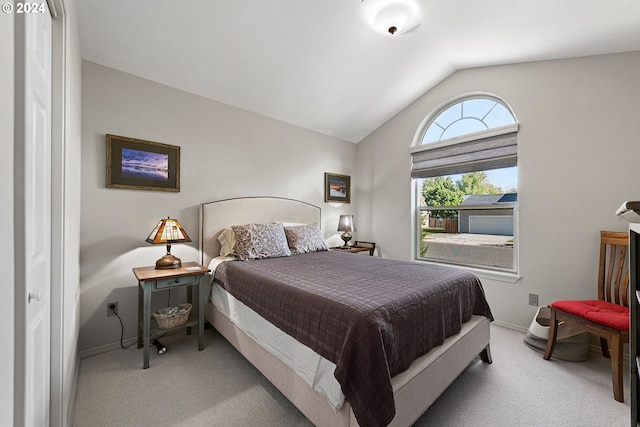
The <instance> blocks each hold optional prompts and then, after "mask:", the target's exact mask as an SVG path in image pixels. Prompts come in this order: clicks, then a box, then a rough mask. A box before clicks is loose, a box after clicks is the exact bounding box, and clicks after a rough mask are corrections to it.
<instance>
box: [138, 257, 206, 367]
mask: <svg viewBox="0 0 640 427" xmlns="http://www.w3.org/2000/svg"><path fill="white" fill-rule="evenodd" d="M209 271H210V270H209V269H208V268H207V267H205V266H203V265H200V264H198V263H197V262H185V263H183V264H182V267H181V268H172V269H167V270H157V269H156V268H155V266H150V267H136V268H134V269H133V274H135V276H136V278H137V279H138V348H143V351H142V353H143V365H142V368H143V369H147V368H148V367H149V348H150V347H151V331H152V329H153V331H154V332H156V331H162V332H167V331H173V330H178V329H181V328H187V334H191V327H192V326H197V327H198V350H202V349H204V302H205V301H204V300H205V298H206V296H205V289H206V286H203V285H202V284H201V283H200V281H201V280H202V278H203V277H204V275H205V273H207V272H209ZM180 286H187V300H188V302H189V303H190V304H191V305H192V308H191V313H190V314H189V320H188V321H187V323H186V324H184V325H182V326H178V327H176V328H171V329H159V328H158V327H157V322H156V320H155V319H153V318H152V316H151V294H153V292H156V291H162V290H165V289H171V288H176V287H180ZM194 287H195V288H196V292H195V295H194V292H193V288H194Z"/></svg>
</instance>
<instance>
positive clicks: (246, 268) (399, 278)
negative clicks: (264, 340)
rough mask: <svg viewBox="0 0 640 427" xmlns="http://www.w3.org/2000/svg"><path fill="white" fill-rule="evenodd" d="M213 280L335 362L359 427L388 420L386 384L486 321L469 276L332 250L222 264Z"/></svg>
mask: <svg viewBox="0 0 640 427" xmlns="http://www.w3.org/2000/svg"><path fill="white" fill-rule="evenodd" d="M215 281H216V282H218V283H220V284H221V285H222V286H223V287H224V288H225V289H226V290H227V291H228V292H230V293H231V294H232V295H233V296H235V297H236V298H238V299H239V300H241V301H243V302H244V303H245V304H246V305H247V306H248V307H250V308H251V309H253V310H254V311H256V312H257V313H259V314H260V315H261V316H263V317H264V318H266V319H267V320H269V321H270V322H271V323H273V324H274V325H276V326H277V327H278V328H280V329H281V330H282V331H284V332H286V333H287V334H289V335H291V336H293V337H294V338H296V339H297V340H298V341H300V342H301V343H303V344H305V345H306V346H307V347H309V348H311V349H313V350H314V351H316V352H317V353H318V354H320V355H321V356H323V357H325V358H326V359H328V360H330V361H332V362H333V363H335V364H336V370H335V377H336V379H337V380H338V382H339V383H340V385H341V386H342V391H343V393H344V395H345V398H346V400H347V401H348V402H349V404H350V405H351V407H352V409H353V412H354V415H355V416H356V419H357V420H358V423H359V424H360V425H361V426H385V425H387V424H389V422H391V420H392V419H393V417H394V415H395V403H394V399H393V390H392V387H391V377H393V376H394V375H396V374H398V373H400V372H402V371H404V370H406V369H407V368H408V367H409V365H410V364H411V362H412V361H413V360H414V359H416V358H417V357H419V356H421V355H422V354H425V353H427V352H428V351H429V350H430V349H432V348H433V347H436V346H438V345H440V344H441V343H442V342H443V341H444V340H445V338H447V337H449V336H451V335H454V334H456V333H458V332H460V329H461V325H462V323H464V322H466V321H468V320H469V319H470V318H471V315H472V314H477V315H482V316H486V317H488V318H490V319H492V315H491V310H490V309H489V305H488V304H487V301H486V299H485V296H484V291H483V289H482V285H481V283H480V280H479V279H478V278H477V277H476V276H475V275H474V274H473V273H470V272H468V271H465V270H461V269H454V268H447V267H440V266H433V265H423V264H418V263H413V262H407V261H395V260H390V259H383V258H377V257H369V256H361V255H357V254H350V253H342V252H337V251H329V252H315V253H309V254H303V255H293V256H290V257H283V258H272V259H263V260H256V261H242V262H241V261H237V262H225V263H222V264H221V265H220V266H218V268H217V270H216V273H215Z"/></svg>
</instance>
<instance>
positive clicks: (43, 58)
mask: <svg viewBox="0 0 640 427" xmlns="http://www.w3.org/2000/svg"><path fill="white" fill-rule="evenodd" d="M43 3H44V2H43ZM44 4H45V5H46V3H44ZM24 19H25V25H24V30H25V34H24V40H25V52H24V71H25V76H24V77H25V84H24V88H25V93H24V101H25V102H24V107H25V111H24V219H23V220H24V250H25V253H24V268H25V271H24V278H25V284H24V286H25V294H26V295H25V296H26V298H25V301H24V304H25V305H26V307H25V311H24V313H25V331H24V334H25V336H24V351H25V354H24V363H25V365H24V393H25V394H24V425H25V426H47V425H49V401H50V398H49V384H50V379H49V373H50V366H49V364H50V336H51V330H50V325H51V322H50V310H51V298H50V294H51V289H50V287H51V50H52V47H51V37H52V36H51V34H52V33H51V16H50V15H49V13H48V10H47V12H46V13H31V14H25V16H24ZM17 167H18V168H19V167H20V166H17ZM21 220H22V219H21ZM17 333H20V332H19V331H18V332H17ZM17 380H18V381H20V380H21V379H17Z"/></svg>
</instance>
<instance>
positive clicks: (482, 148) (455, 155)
mask: <svg viewBox="0 0 640 427" xmlns="http://www.w3.org/2000/svg"><path fill="white" fill-rule="evenodd" d="M517 135H518V133H517V131H516V132H509V133H504V134H501V135H494V136H488V137H485V138H479V139H476V140H471V141H466V142H461V143H459V144H452V145H447V146H444V147H436V148H430V147H429V144H425V145H424V146H420V148H422V147H424V149H416V150H415V151H414V152H412V153H411V177H412V178H430V177H435V176H445V175H453V174H458V173H467V172H478V171H482V170H490V169H499V168H506V167H510V166H517V164H518V142H517Z"/></svg>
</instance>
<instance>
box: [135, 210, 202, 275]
mask: <svg viewBox="0 0 640 427" xmlns="http://www.w3.org/2000/svg"><path fill="white" fill-rule="evenodd" d="M190 241H191V239H190V238H189V236H187V233H185V231H184V229H183V228H182V226H181V225H180V223H179V222H178V221H177V220H175V219H171V218H168V217H167V219H162V220H160V222H159V223H158V225H156V227H155V228H154V229H153V231H152V232H151V234H149V237H147V240H146V242H147V243H151V244H152V245H165V244H166V245H167V254H166V255H165V256H163V257H162V258H160V259H159V260H158V261H156V268H157V269H168V268H180V267H182V261H180V258H178V257H175V256H173V255H171V244H172V243H184V242H190Z"/></svg>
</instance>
